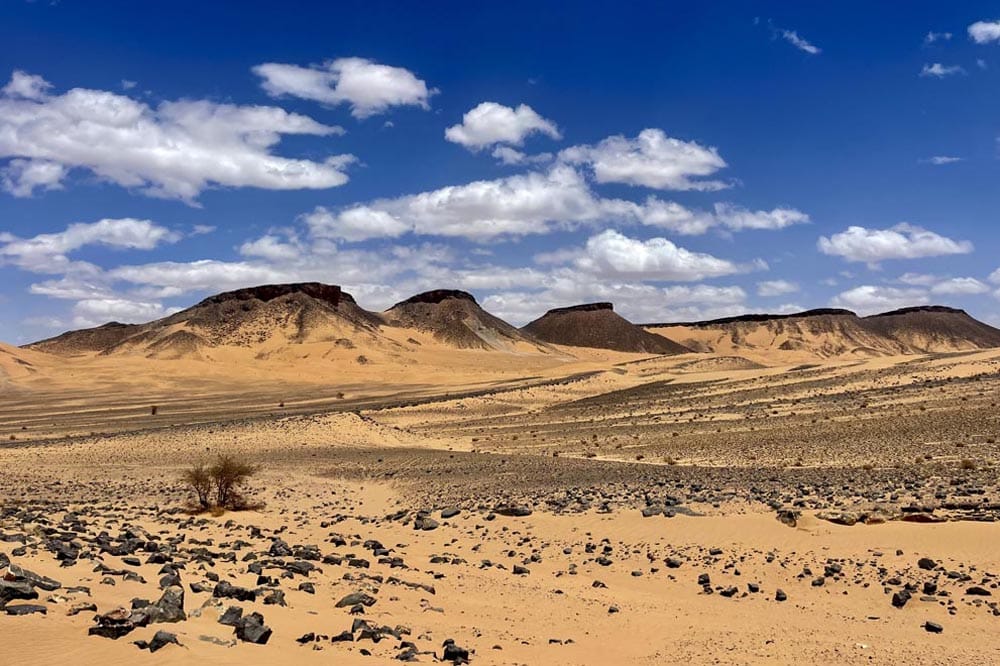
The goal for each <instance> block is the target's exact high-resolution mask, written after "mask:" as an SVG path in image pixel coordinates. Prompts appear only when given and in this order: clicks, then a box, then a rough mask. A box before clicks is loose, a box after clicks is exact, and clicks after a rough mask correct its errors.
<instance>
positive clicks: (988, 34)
mask: <svg viewBox="0 0 1000 666" xmlns="http://www.w3.org/2000/svg"><path fill="white" fill-rule="evenodd" d="M969 37H971V38H972V41H974V42H975V43H977V44H989V43H990V42H1000V21H976V22H975V23H973V24H972V25H970V26H969Z"/></svg>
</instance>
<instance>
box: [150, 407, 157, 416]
mask: <svg viewBox="0 0 1000 666" xmlns="http://www.w3.org/2000/svg"><path fill="white" fill-rule="evenodd" d="M159 409H160V408H159V407H157V406H156V405H150V407H149V415H150V416H156V412H157V411H159Z"/></svg>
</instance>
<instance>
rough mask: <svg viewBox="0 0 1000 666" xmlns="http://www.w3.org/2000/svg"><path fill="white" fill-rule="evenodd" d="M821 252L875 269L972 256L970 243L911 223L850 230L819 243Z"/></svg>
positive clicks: (823, 239)
mask: <svg viewBox="0 0 1000 666" xmlns="http://www.w3.org/2000/svg"><path fill="white" fill-rule="evenodd" d="M817 245H818V247H819V250H820V252H822V253H823V254H829V255H833V256H839V257H843V258H844V259H846V260H847V261H859V262H865V263H867V264H869V265H870V266H875V265H877V264H878V263H879V262H881V261H884V260H886V259H919V258H923V257H936V256H941V255H949V254H968V253H969V252H972V250H973V246H972V243H970V242H969V241H956V240H952V239H950V238H946V237H945V236H941V235H939V234H936V233H934V232H933V231H928V230H926V229H922V228H920V227H917V226H914V225H911V224H906V223H903V224H897V225H896V226H894V227H891V228H889V229H866V228H865V227H848V229H847V231H842V232H840V233H838V234H834V235H832V236H830V237H829V238H827V237H826V236H823V237H821V238H820V239H819V241H818V243H817Z"/></svg>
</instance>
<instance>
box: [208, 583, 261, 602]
mask: <svg viewBox="0 0 1000 666" xmlns="http://www.w3.org/2000/svg"><path fill="white" fill-rule="evenodd" d="M212 596H213V597H216V598H219V599H236V600H237V601H256V600H257V591H256V590H248V589H246V588H245V587H236V586H235V585H233V584H232V583H229V582H227V581H222V582H221V583H219V584H218V585H216V586H215V589H214V590H212Z"/></svg>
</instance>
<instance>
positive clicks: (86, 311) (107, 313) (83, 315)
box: [73, 298, 170, 327]
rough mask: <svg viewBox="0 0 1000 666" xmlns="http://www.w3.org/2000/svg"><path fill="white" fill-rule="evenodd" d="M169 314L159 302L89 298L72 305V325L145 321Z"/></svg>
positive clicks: (82, 325)
mask: <svg viewBox="0 0 1000 666" xmlns="http://www.w3.org/2000/svg"><path fill="white" fill-rule="evenodd" d="M168 314H170V310H167V309H165V308H164V307H163V305H161V304H160V303H155V302H144V301H134V300H129V299H126V298H91V299H86V300H82V301H79V302H78V303H76V305H74V306H73V325H74V326H79V327H89V326H99V325H101V324H105V323H107V322H109V321H117V322H121V323H125V324H139V323H145V322H147V321H150V320H153V319H159V318H160V317H164V316H166V315H168Z"/></svg>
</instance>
